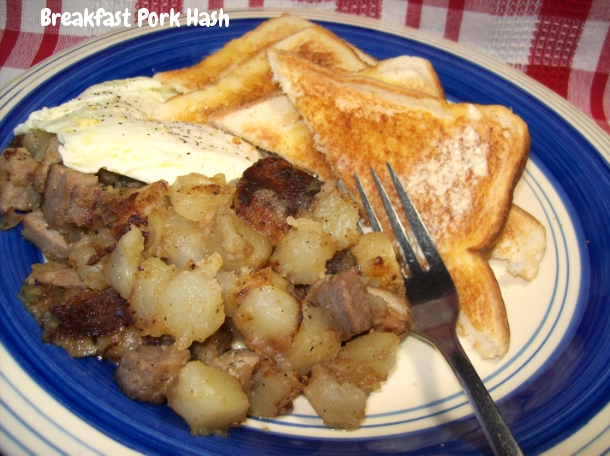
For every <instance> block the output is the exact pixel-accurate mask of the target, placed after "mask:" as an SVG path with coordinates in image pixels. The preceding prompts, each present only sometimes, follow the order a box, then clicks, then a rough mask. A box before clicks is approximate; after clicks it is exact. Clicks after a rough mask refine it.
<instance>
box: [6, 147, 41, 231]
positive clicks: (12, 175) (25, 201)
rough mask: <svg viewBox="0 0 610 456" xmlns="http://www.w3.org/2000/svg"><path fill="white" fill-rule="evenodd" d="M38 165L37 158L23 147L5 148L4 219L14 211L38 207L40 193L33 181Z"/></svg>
mask: <svg viewBox="0 0 610 456" xmlns="http://www.w3.org/2000/svg"><path fill="white" fill-rule="evenodd" d="M37 166H38V163H37V162H36V160H34V159H33V158H32V156H31V155H30V153H29V152H28V151H27V149H25V148H23V147H17V148H8V149H5V150H4V152H3V153H2V155H0V217H1V218H2V219H4V218H6V217H7V216H8V215H10V213H12V212H14V211H25V212H28V211H31V210H34V209H35V208H36V207H38V205H39V203H40V194H39V193H38V192H37V191H36V189H35V188H34V184H33V183H32V182H33V180H34V174H35V171H36V168H37ZM15 220H16V221H18V219H15ZM5 228H12V226H7V227H5Z"/></svg>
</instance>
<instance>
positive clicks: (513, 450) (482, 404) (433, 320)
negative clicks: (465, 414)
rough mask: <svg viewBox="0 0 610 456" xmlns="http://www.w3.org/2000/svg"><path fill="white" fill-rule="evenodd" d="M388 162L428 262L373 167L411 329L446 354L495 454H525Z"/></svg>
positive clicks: (446, 277)
mask: <svg viewBox="0 0 610 456" xmlns="http://www.w3.org/2000/svg"><path fill="white" fill-rule="evenodd" d="M387 166H388V169H389V171H390V176H391V177H392V182H393V184H394V187H395V189H396V192H397V194H398V197H399V199H400V201H401V203H402V206H403V208H404V210H405V212H406V215H407V219H408V221H409V225H410V227H411V231H412V232H413V236H414V238H415V240H416V241H417V243H418V244H419V247H420V249H421V251H422V253H423V255H424V257H425V259H426V262H427V266H426V267H425V268H424V267H422V266H421V264H420V263H419V261H418V259H417V256H416V254H415V252H414V251H413V248H412V247H411V244H410V243H409V241H408V239H407V236H406V234H405V230H404V228H403V226H402V224H401V222H400V220H399V218H398V215H397V213H396V211H395V210H394V208H393V207H392V204H391V202H390V199H389V198H388V195H387V193H386V191H385V189H384V188H383V186H382V184H381V182H380V180H379V178H378V176H377V174H376V173H375V170H374V169H373V168H371V173H372V174H373V178H374V180H375V183H376V185H377V188H378V190H379V194H380V195H381V199H382V200H383V204H384V206H385V210H386V213H387V214H388V218H389V220H390V224H391V226H392V229H393V231H394V233H395V234H396V238H397V241H398V244H399V245H400V247H401V249H402V250H403V255H404V259H405V263H406V265H407V267H408V268H409V276H405V278H404V279H405V287H406V293H407V299H408V301H409V304H410V308H411V316H410V331H411V332H413V333H414V334H415V335H417V336H419V337H420V338H423V339H425V340H427V341H428V342H431V343H432V344H433V345H435V346H436V347H437V348H438V350H439V351H440V352H441V353H442V355H443V356H444V357H445V359H446V360H447V362H448V363H449V365H450V366H451V368H452V369H453V372H454V373H455V375H456V376H457V378H458V380H459V382H460V384H461V385H462V388H463V389H464V392H465V393H466V396H467V397H468V400H469V401H470V405H471V406H472V408H473V410H474V414H475V416H476V417H477V419H478V420H479V423H480V425H481V427H482V429H483V432H484V434H485V437H486V438H487V441H488V442H489V445H490V446H491V449H492V450H493V452H494V453H495V454H496V455H502V456H505V455H522V454H523V452H522V451H521V449H520V448H519V444H518V443H517V441H516V440H515V438H514V436H513V435H512V433H511V431H510V429H509V427H508V425H507V424H506V422H505V421H504V419H503V418H502V415H501V414H500V411H499V410H498V407H497V406H496V404H495V403H494V401H493V399H492V398H491V396H490V395H489V392H488V391H487V388H485V385H484V384H483V382H482V381H481V378H480V377H479V375H478V374H477V372H476V370H475V369H474V367H473V365H472V363H471V362H470V360H469V359H468V356H467V355H466V353H465V352H464V349H463V348H462V345H461V344H460V342H459V340H458V338H457V335H456V332H455V326H456V322H457V317H458V312H459V307H460V305H459V299H458V295H457V292H456V289H455V285H454V283H453V280H452V279H451V276H450V275H449V272H448V271H447V268H446V266H445V263H444V262H443V260H442V259H441V256H440V254H439V253H438V250H437V249H436V247H435V245H434V241H433V240H432V238H431V237H430V235H429V234H428V231H427V230H426V227H425V226H424V224H423V222H422V220H421V218H420V216H419V214H418V213H417V210H416V209H415V206H414V205H413V203H412V202H411V199H410V198H409V196H408V195H407V192H406V191H405V189H404V187H403V186H402V184H401V183H400V181H399V180H398V176H397V175H396V173H395V172H394V170H393V169H392V167H391V166H390V164H389V163H387ZM354 177H355V178H356V183H357V185H358V189H359V191H360V195H361V196H362V201H363V203H364V207H365V209H366V212H367V215H368V217H369V220H370V223H371V227H372V228H373V230H374V231H381V225H380V224H379V221H378V219H377V216H376V215H375V212H374V210H373V207H372V206H371V203H370V200H369V198H368V197H367V195H366V192H365V191H364V188H363V187H362V184H361V182H360V179H358V176H357V175H354Z"/></svg>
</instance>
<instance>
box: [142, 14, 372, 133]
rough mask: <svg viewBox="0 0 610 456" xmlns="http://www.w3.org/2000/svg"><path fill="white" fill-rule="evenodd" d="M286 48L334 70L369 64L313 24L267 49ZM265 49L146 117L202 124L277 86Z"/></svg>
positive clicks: (174, 98) (327, 31) (350, 69)
mask: <svg viewBox="0 0 610 456" xmlns="http://www.w3.org/2000/svg"><path fill="white" fill-rule="evenodd" d="M271 48H275V49H282V50H289V51H293V52H295V53H297V54H298V55H299V56H301V57H303V58H305V59H308V60H311V61H312V62H315V63H318V64H320V65H323V66H325V67H328V68H331V69H333V70H335V71H344V72H355V71H360V70H363V69H365V68H368V67H369V65H368V64H367V63H365V62H364V61H363V60H361V59H360V57H358V55H357V53H356V52H355V51H354V49H353V47H352V46H350V45H348V44H347V43H346V42H345V41H343V40H342V39H340V38H339V37H338V36H336V35H335V34H334V33H332V32H330V31H329V30H326V29H324V28H322V27H320V26H317V25H313V26H311V27H307V28H305V29H303V30H301V31H299V32H297V33H294V34H292V35H290V36H288V37H286V38H284V39H282V40H280V41H278V42H276V43H274V44H272V45H271V46H270V47H269V49H271ZM265 52H266V51H265V50H263V51H260V52H258V53H257V54H255V55H254V56H253V57H251V58H249V59H248V60H246V61H244V62H242V63H241V64H240V65H238V66H236V67H235V68H233V69H232V70H231V71H229V72H228V73H227V74H225V75H224V77H222V78H221V79H220V80H218V81H216V83H214V84H213V85H210V86H207V87H205V88H203V89H201V90H195V91H193V92H189V93H185V94H179V95H176V96H174V97H172V98H170V99H169V100H167V101H165V102H164V103H160V104H158V105H156V106H155V107H154V108H153V109H152V110H151V112H149V113H148V115H149V117H151V118H152V119H154V120H160V121H163V122H177V121H182V122H192V123H205V122H206V121H207V118H208V116H209V114H210V113H212V112H213V111H216V110H217V109H221V108H226V107H230V106H238V105H241V104H244V103H248V102H250V101H253V100H256V99H258V98H260V97H263V96H265V95H267V94H269V93H271V92H273V91H274V90H277V89H278V86H277V84H275V83H274V82H273V81H272V77H271V76H272V75H271V69H270V68H269V64H268V62H267V58H266V54H265Z"/></svg>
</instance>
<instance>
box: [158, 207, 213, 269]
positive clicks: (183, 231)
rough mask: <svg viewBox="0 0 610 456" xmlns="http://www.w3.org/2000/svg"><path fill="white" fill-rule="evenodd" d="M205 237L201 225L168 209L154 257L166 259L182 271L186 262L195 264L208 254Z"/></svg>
mask: <svg viewBox="0 0 610 456" xmlns="http://www.w3.org/2000/svg"><path fill="white" fill-rule="evenodd" d="M206 235H207V233H206V231H205V230H204V229H203V228H202V227H201V225H199V224H198V223H196V222H193V221H191V220H188V219H186V218H184V217H182V216H181V215H179V214H178V213H177V212H176V211H174V210H172V209H171V208H170V210H168V211H167V218H166V220H165V224H164V226H163V236H162V238H161V242H160V245H159V247H158V249H157V252H156V255H157V256H159V257H161V258H167V260H168V261H169V262H170V263H172V264H174V265H176V266H177V267H178V268H179V269H183V268H184V266H185V265H186V264H187V263H188V262H190V261H193V262H195V263H196V262H198V261H199V260H201V259H203V258H206V257H207V256H208V255H209V254H210V252H209V251H208V249H207V247H206V239H207V237H206Z"/></svg>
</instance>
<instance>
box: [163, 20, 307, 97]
mask: <svg viewBox="0 0 610 456" xmlns="http://www.w3.org/2000/svg"><path fill="white" fill-rule="evenodd" d="M311 25H313V23H312V22H310V21H308V20H307V19H304V18H300V17H296V16H290V15H288V14H283V15H282V16H280V17H276V18H272V19H269V20H267V21H264V22H263V23H261V24H260V25H259V26H258V27H256V28H255V29H254V30H251V31H250V32H247V33H245V34H244V35H242V36H241V37H239V38H236V39H234V40H231V41H229V42H228V43H227V44H226V45H225V46H223V47H222V49H220V50H219V51H218V52H215V53H214V54H211V55H209V56H208V57H206V58H204V59H203V60H202V61H201V62H199V63H197V64H196V65H193V66H190V67H186V68H181V69H178V70H172V71H164V72H161V73H157V74H155V76H154V78H155V79H157V80H159V81H161V82H162V83H163V84H165V85H167V86H169V87H172V88H174V89H175V90H177V91H178V92H180V93H186V92H191V91H193V90H200V89H202V88H204V87H205V86H206V85H210V84H212V83H213V82H214V81H215V80H216V78H217V77H219V76H220V75H221V74H222V73H223V72H226V71H227V70H228V69H229V68H231V67H233V66H236V65H239V64H240V63H242V62H244V61H246V60H248V59H249V58H251V57H252V56H254V55H255V54H257V53H258V52H260V51H262V50H263V49H266V48H267V47H269V46H270V45H272V44H273V43H275V42H277V41H279V40H281V39H283V38H286V37H287V36H289V35H292V34H293V33H296V32H298V31H299V30H303V29H304V28H306V27H310V26H311Z"/></svg>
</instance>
